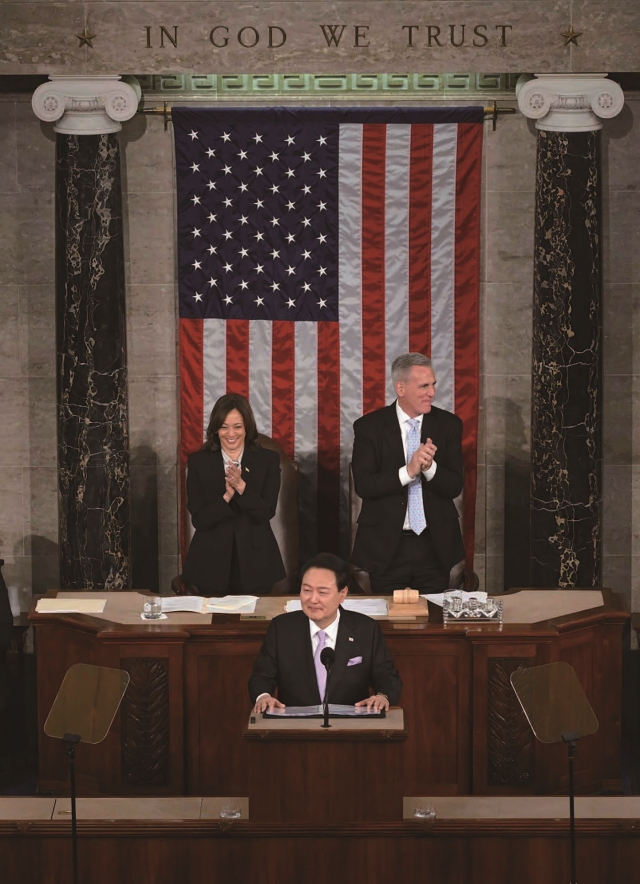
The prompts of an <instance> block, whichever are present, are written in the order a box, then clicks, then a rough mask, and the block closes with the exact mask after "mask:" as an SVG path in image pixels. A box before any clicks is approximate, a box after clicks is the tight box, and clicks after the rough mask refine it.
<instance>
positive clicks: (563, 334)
mask: <svg viewBox="0 0 640 884" xmlns="http://www.w3.org/2000/svg"><path fill="white" fill-rule="evenodd" d="M518 104H519V107H520V110H521V111H522V112H523V113H524V114H525V116H527V117H530V118H532V119H535V120H536V128H537V129H538V157H537V170H536V214H535V249H534V294H533V365H532V397H531V399H532V403H531V411H532V415H531V452H532V489H531V582H532V585H533V586H560V587H573V586H585V587H588V586H598V585H600V581H601V573H600V572H601V518H602V273H601V261H602V254H601V247H602V231H601V191H602V176H601V170H600V150H601V148H600V132H599V130H600V129H601V128H602V125H603V124H602V119H606V118H610V117H614V116H615V115H616V114H618V113H619V112H620V110H621V109H622V106H623V104H624V96H623V94H622V90H621V89H620V87H619V86H618V85H617V84H616V83H614V82H612V81H610V80H608V79H606V75H604V74H602V75H597V74H589V75H566V76H555V75H538V76H537V77H536V79H533V80H529V81H528V82H525V83H523V84H521V85H519V89H518Z"/></svg>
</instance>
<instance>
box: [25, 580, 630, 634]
mask: <svg viewBox="0 0 640 884" xmlns="http://www.w3.org/2000/svg"><path fill="white" fill-rule="evenodd" d="M73 595H76V593H72V592H68V591H64V592H63V591H62V590H59V591H56V590H51V591H50V592H48V593H47V596H48V597H50V598H55V597H62V598H64V597H69V596H73ZM77 595H78V596H79V597H80V598H96V596H99V597H101V598H106V600H107V604H106V606H105V609H104V612H103V613H102V614H92V615H86V614H37V613H36V612H35V605H36V601H37V600H36V599H34V602H33V605H32V608H31V612H30V614H29V619H30V620H31V621H33V622H34V623H35V624H36V625H38V624H40V623H45V622H52V621H56V622H60V623H74V624H77V625H82V626H84V627H86V628H87V629H88V631H90V632H94V633H99V634H100V635H101V638H103V639H108V638H113V639H116V638H117V637H120V636H121V635H122V634H123V633H126V634H128V635H134V634H139V635H141V636H145V637H147V638H149V637H150V636H153V635H157V636H158V637H160V636H162V638H163V639H170V636H171V635H172V634H173V635H175V638H184V637H185V634H187V635H188V634H208V633H216V634H218V633H220V634H230V633H241V634H247V635H251V634H264V632H265V630H266V626H267V623H268V621H269V620H271V619H272V618H273V617H276V616H277V615H278V614H282V613H284V608H285V604H286V602H287V600H288V599H289V598H291V597H290V596H288V597H287V596H265V597H263V598H260V599H259V600H258V602H257V604H256V611H255V615H253V616H250V617H247V616H246V615H240V614H192V613H186V612H184V613H172V614H168V615H167V619H165V620H161V621H156V622H154V623H149V622H148V621H144V620H142V619H141V617H140V613H141V611H142V599H143V596H144V595H146V593H145V592H144V591H143V592H137V591H130V592H104V593H99V592H80V593H77ZM500 598H501V599H502V600H503V603H504V623H503V624H502V625H501V624H499V623H497V622H495V621H468V620H467V621H463V622H452V621H451V620H450V621H449V623H448V624H447V625H446V626H443V624H441V623H430V622H429V620H428V613H427V611H426V603H425V616H424V618H418V619H417V620H413V621H411V622H404V621H397V620H389V618H388V617H378V618H375V619H378V620H380V621H381V623H382V626H383V629H384V631H385V632H387V633H392V634H397V632H398V631H408V632H415V631H416V630H419V631H420V632H422V633H423V634H424V633H425V632H436V633H440V634H442V633H443V631H446V632H447V633H449V634H451V635H455V634H460V633H463V634H473V635H475V636H479V635H480V634H483V633H485V634H487V635H489V636H491V635H494V636H495V634H496V633H497V632H508V633H513V632H514V631H516V632H520V631H522V632H531V631H536V632H539V631H540V630H541V629H542V630H549V631H551V632H552V633H557V632H562V631H565V630H566V629H568V628H573V627H575V626H581V625H584V624H586V623H589V622H596V621H598V620H602V619H607V620H616V621H621V622H623V621H625V620H627V619H629V616H630V615H629V614H628V612H627V610H626V606H625V601H624V598H623V596H622V595H621V594H619V593H614V592H613V591H612V590H610V589H601V590H600V589H595V590H589V589H575V590H559V589H518V590H513V591H511V592H510V593H506V594H505V595H503V596H500ZM387 600H388V599H387ZM421 601H424V600H421Z"/></svg>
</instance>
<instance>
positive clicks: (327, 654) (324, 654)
mask: <svg viewBox="0 0 640 884" xmlns="http://www.w3.org/2000/svg"><path fill="white" fill-rule="evenodd" d="M335 660H336V652H335V651H334V650H333V648H323V649H322V650H321V651H320V662H321V663H322V665H323V666H324V668H325V669H326V670H327V673H329V672H331V667H332V666H333V664H334V663H335Z"/></svg>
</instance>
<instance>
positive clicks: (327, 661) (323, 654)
mask: <svg viewBox="0 0 640 884" xmlns="http://www.w3.org/2000/svg"><path fill="white" fill-rule="evenodd" d="M335 659H336V652H335V651H334V650H333V648H323V649H322V650H321V651H320V662H321V663H322V665H323V666H324V668H325V669H326V670H327V683H326V684H325V686H324V699H323V701H322V705H323V707H324V709H323V712H324V721H323V723H322V727H331V725H330V724H329V703H328V702H327V695H328V693H329V673H330V672H331V667H332V666H333V664H334V662H335Z"/></svg>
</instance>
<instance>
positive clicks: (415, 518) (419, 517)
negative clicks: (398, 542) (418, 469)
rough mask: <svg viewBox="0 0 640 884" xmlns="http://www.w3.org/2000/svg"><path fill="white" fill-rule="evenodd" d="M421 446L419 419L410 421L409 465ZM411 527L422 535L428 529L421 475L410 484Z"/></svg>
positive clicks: (408, 438)
mask: <svg viewBox="0 0 640 884" xmlns="http://www.w3.org/2000/svg"><path fill="white" fill-rule="evenodd" d="M419 446H420V424H419V422H418V418H417V417H414V418H412V419H411V420H410V421H409V434H408V436H407V463H409V461H410V460H411V458H412V457H413V455H414V454H415V452H416V451H417V450H418V448H419ZM408 503H409V525H410V526H411V530H412V531H414V532H415V533H416V534H422V532H423V531H424V529H425V528H426V527H427V520H426V519H425V517H424V504H423V503H422V479H421V476H420V473H418V475H417V476H416V478H415V479H414V480H413V481H412V482H410V483H409V502H408Z"/></svg>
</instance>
